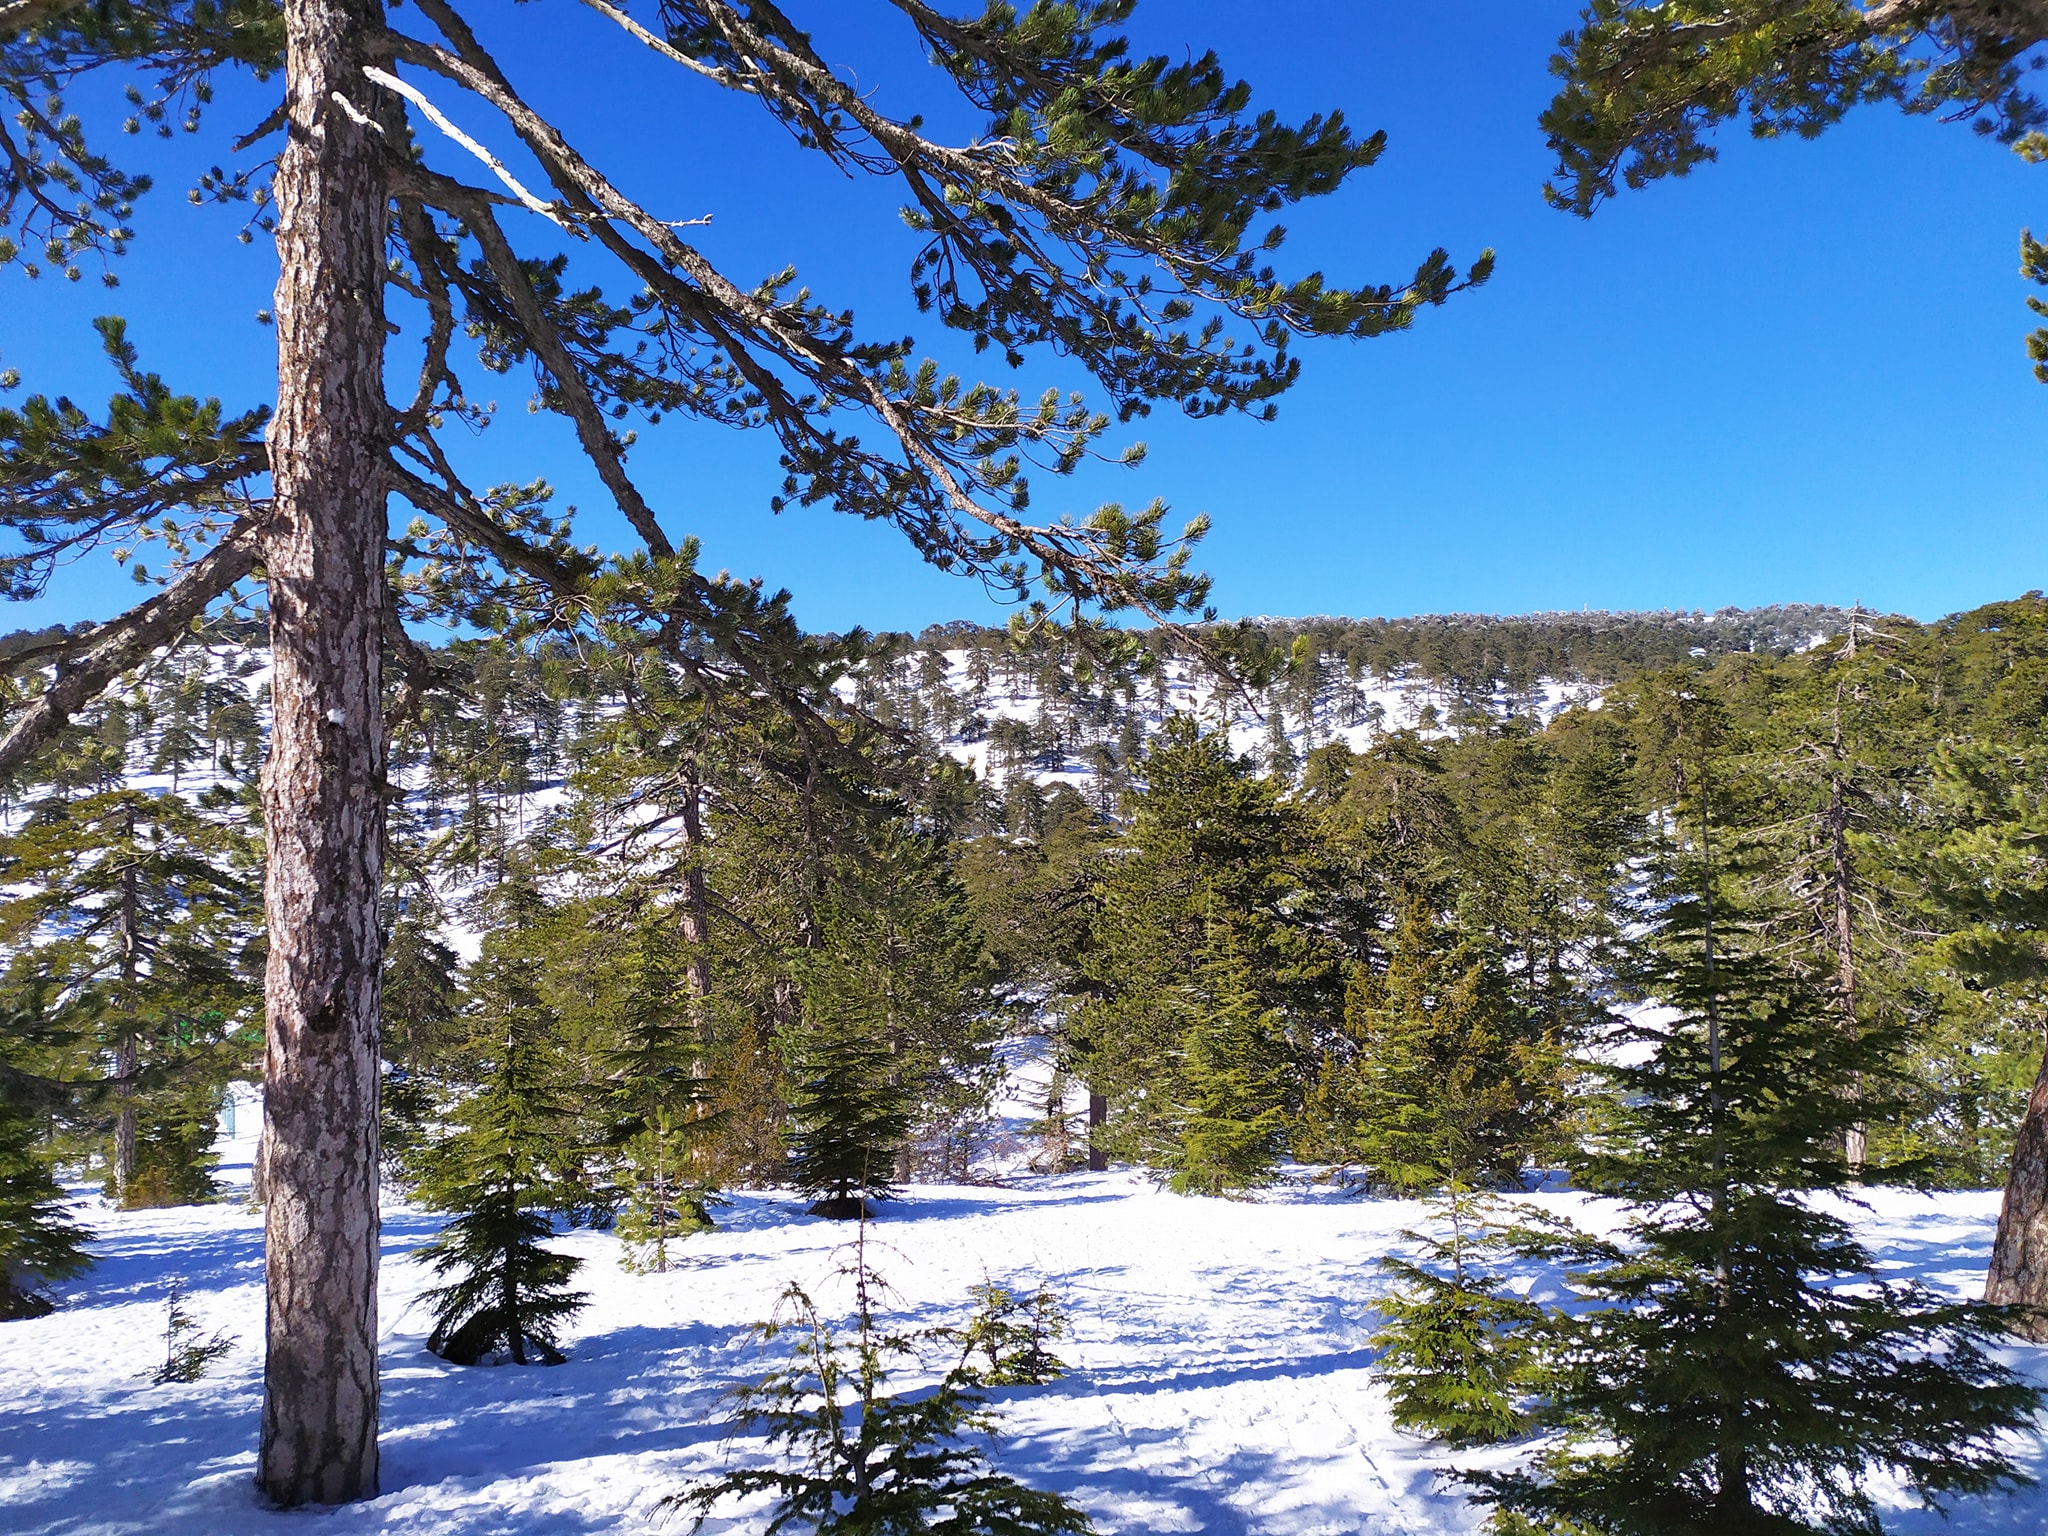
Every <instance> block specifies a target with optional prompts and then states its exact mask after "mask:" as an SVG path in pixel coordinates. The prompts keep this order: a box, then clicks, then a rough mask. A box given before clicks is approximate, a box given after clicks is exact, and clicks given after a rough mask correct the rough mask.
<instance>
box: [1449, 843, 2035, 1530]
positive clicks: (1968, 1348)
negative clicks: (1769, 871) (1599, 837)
mask: <svg viewBox="0 0 2048 1536" xmlns="http://www.w3.org/2000/svg"><path fill="white" fill-rule="evenodd" d="M1686 878H1687V881H1688V883H1690V884H1692V885H1694V886H1695V887H1696V888H1698V889H1699V890H1701V891H1702V892H1703V893H1706V894H1703V896H1702V897H1701V898H1699V899H1686V898H1684V897H1683V895H1682V894H1676V895H1674V894H1673V893H1671V892H1669V891H1668V890H1667V893H1666V895H1667V901H1668V902H1669V905H1668V907H1667V910H1666V913H1665V915H1664V918H1663V921H1662V923H1661V924H1660V928H1659V931H1658V934H1657V936H1656V952H1657V953H1658V954H1659V955H1660V956H1662V957H1663V958H1662V961H1661V963H1660V964H1661V975H1660V976H1659V978H1658V994H1657V995H1659V996H1660V997H1662V998H1663V999H1665V1000H1666V1001H1667V1002H1668V1003H1670V1004H1671V1005H1672V1008H1673V1010H1674V1012H1675V1017H1673V1018H1671V1019H1670V1020H1669V1021H1660V1020H1659V1019H1658V1018H1657V1017H1656V1016H1655V1015H1647V1014H1646V1015H1640V1016H1638V1018H1637V1019H1636V1020H1635V1021H1634V1022H1633V1023H1632V1024H1631V1025H1630V1026H1629V1029H1628V1031H1627V1034H1626V1041H1627V1042H1628V1043H1632V1044H1633V1045H1635V1046H1636V1047H1638V1048H1639V1051H1640V1053H1642V1056H1643V1059H1642V1060H1641V1061H1640V1064H1637V1065H1609V1066H1607V1067H1605V1068H1603V1070H1604V1072H1605V1073H1606V1075H1607V1076H1608V1077H1609V1078H1610V1080H1611V1083H1612V1087H1613V1090H1614V1095H1613V1098H1612V1099H1611V1100H1610V1101H1609V1106H1608V1110H1607V1113H1608V1116H1609V1119H1608V1122H1607V1124H1606V1126H1605V1127H1604V1130H1603V1132H1602V1134H1601V1135H1600V1136H1599V1138H1598V1139H1597V1140H1596V1142H1595V1143H1594V1145H1593V1147H1592V1149H1591V1150H1590V1152H1589V1153H1588V1154H1587V1156H1586V1157H1585V1158H1584V1159H1583V1162H1582V1165H1581V1167H1580V1169H1579V1176H1580V1179H1581V1182H1582V1183H1583V1184H1584V1185H1585V1187H1587V1188H1589V1189H1592V1190H1594V1191H1597V1192H1599V1193H1603V1194H1608V1195H1611V1196H1615V1197H1618V1198H1620V1199H1622V1200H1625V1201H1627V1202H1628V1203H1629V1204H1630V1205H1631V1206H1632V1207H1633V1208H1634V1212H1635V1214H1634V1215H1633V1217H1632V1218H1631V1220H1630V1221H1629V1223H1628V1225H1627V1228H1626V1242H1625V1243H1624V1244H1623V1245H1621V1246H1617V1247H1615V1248H1613V1249H1611V1250H1610V1251H1609V1252H1607V1253H1606V1254H1605V1255H1604V1256H1601V1257H1599V1258H1598V1259H1597V1260H1596V1261H1595V1262H1593V1263H1591V1264H1589V1265H1588V1266H1587V1267H1586V1268H1585V1269H1584V1270H1583V1271H1582V1272H1580V1273H1579V1274H1577V1275H1576V1276H1575V1284H1576V1285H1577V1286H1578V1287H1579V1289H1580V1290H1581V1291H1582V1292H1584V1293H1585V1294H1586V1295H1588V1296H1590V1297H1593V1298H1597V1299H1599V1300H1602V1301H1604V1302H1606V1303H1607V1305H1605V1306H1602V1307H1597V1308H1595V1309H1593V1310H1591V1311H1588V1312H1584V1313H1581V1314H1579V1315H1577V1316H1576V1317H1572V1318H1569V1319H1559V1320H1558V1321H1557V1322H1556V1323H1555V1324H1553V1325H1552V1328H1551V1330H1550V1343H1549V1348H1548V1350H1547V1353H1548V1355H1549V1360H1548V1364H1547V1369H1548V1371H1549V1372H1550V1374H1551V1376H1552V1382H1551V1384H1550V1402H1549V1406H1548V1407H1547V1408H1546V1410H1545V1413H1544V1418H1545V1421H1546V1422H1547V1423H1550V1424H1552V1425H1554V1426H1556V1427H1557V1428H1559V1429H1561V1430H1562V1431H1563V1434H1562V1436H1561V1437H1560V1438H1559V1439H1557V1440H1556V1441H1554V1442H1552V1443H1551V1444H1550V1445H1549V1446H1548V1447H1547V1448H1546V1449H1545V1450H1544V1451H1543V1452H1542V1453H1541V1454H1540V1455H1539V1456H1538V1457H1537V1458H1536V1461H1535V1464H1534V1466H1533V1468H1532V1469H1531V1470H1528V1471H1525V1472H1514V1473H1505V1474H1488V1473H1471V1474H1467V1475H1468V1477H1469V1480H1470V1481H1472V1482H1474V1483H1476V1484H1478V1485H1479V1487H1480V1488H1481V1490H1482V1491H1481V1492H1480V1494H1479V1495H1477V1496H1478V1497H1479V1498H1481V1499H1482V1500H1484V1501H1485V1502H1488V1503H1491V1504H1494V1505H1496V1506H1497V1507H1499V1508H1500V1509H1502V1510H1504V1511H1506V1512H1508V1513H1510V1514H1511V1515H1514V1516H1516V1517H1519V1518H1521V1519H1523V1520H1524V1522H1525V1525H1524V1527H1523V1528H1533V1529H1538V1530H1549V1531H1579V1530H1591V1531H1596V1532H1616V1533H1619V1532H1631V1533H1633V1532H1664V1531H1670V1532H1679V1531H1696V1530H1714V1531H1728V1532H1742V1531H1756V1532H1764V1531H1771V1532H1784V1533H1788V1536H1789V1533H1793V1532H1802V1531H1812V1532H1827V1533H1831V1536H1846V1533H1852V1532H1856V1533H1862V1532H1870V1531H1875V1530H1876V1529H1878V1525H1877V1514H1876V1507H1875V1504H1874V1502H1873V1500H1872V1497H1871V1494H1870V1491H1869V1488H1868V1480H1869V1478H1870V1476H1871V1475H1872V1473H1873V1471H1874V1470H1876V1469H1885V1470H1888V1471H1889V1472H1890V1473H1892V1474H1894V1475H1896V1476H1897V1477H1898V1478H1900V1479H1901V1480H1902V1481H1903V1482H1904V1483H1906V1484H1907V1485H1908V1486H1909V1487H1911V1488H1912V1489H1913V1490H1914V1491H1915V1492H1917V1493H1919V1494H1920V1495H1921V1496H1922V1497H1925V1498H1930V1499H1935V1500H1940V1499H1943V1498H1947V1497H1952V1496H1955V1495H1958V1494H1980V1493H1984V1492H1987V1491H1989V1490H1992V1489H1995V1488H1997V1487H1999V1486H2000V1485H2009V1484H2012V1483H2015V1482H2020V1481H2023V1480H2024V1478H2023V1475H2022V1474H2021V1473H2020V1471H2019V1469H2018V1468H2017V1466H2016V1465H2015V1464H2014V1462H2013V1461H2012V1458H2011V1455H2010V1453H2009V1451H2008V1449H2007V1447H2006V1443H2005V1440H2004V1437H2005V1436H2006V1435H2008V1434H2009V1433H2010V1432H2012V1431H2014V1430H2016V1429H2019V1428H2021V1427H2023V1426H2024V1425H2025V1424H2027V1423H2028V1422H2029V1420H2030V1419H2031V1417H2032V1415H2033V1413H2034V1412H2035V1411H2036V1410H2037V1409H2038V1407H2039V1406H2040V1401H2041V1394H2040V1392H2039V1391H2038V1390H2037V1389H2035V1388H2034V1387H2032V1386H2030V1385H2028V1384H2027V1383H2025V1382H2024V1381H2022V1380H2021V1379H2020V1378H2018V1377H2017V1376H2015V1375H2014V1374H2013V1373H2012V1372H2011V1371H2010V1370H2008V1369H2007V1368H2006V1367H2004V1366H2003V1365H2001V1364H1999V1363H1998V1361H1997V1360H1996V1359H1995V1358H1994V1357H1993V1356H1992V1354H1991V1353H1990V1352H1989V1351H1990V1347H1991V1346H1992V1345H1993V1344H1994V1343H1995V1342H1996V1341H1997V1340H1998V1339H1999V1338H2000V1337H2001V1336H2002V1334H2003V1333H2004V1332H2005V1329H2006V1327H2007V1321H2008V1320H2007V1318H2006V1317H2005V1315H2004V1314H2002V1313H2001V1312H2000V1311H1998V1310H1997V1309H1992V1308H1986V1307H1982V1306H1973V1305H1969V1304H1958V1303H1953V1302H1948V1301H1945V1300H1942V1299H1940V1298H1937V1297H1935V1296H1933V1295H1931V1294H1929V1293H1928V1292H1927V1291H1925V1290H1924V1289H1922V1288H1920V1287H1917V1286H1913V1285H1907V1284H1900V1283H1895V1282H1888V1281H1885V1280H1883V1279H1881V1278H1880V1277H1879V1276H1878V1275H1877V1273H1876V1272H1875V1268H1874V1265H1873V1263H1872V1260H1871V1258H1870V1256H1869V1255H1868V1254H1867V1253H1866V1252H1865V1251H1864V1250H1863V1249H1862V1248H1861V1247H1860V1246H1859V1245H1858V1244H1857V1243H1856V1242H1855V1241H1854V1239H1853V1238H1852V1237H1851V1236H1850V1234H1849V1231H1848V1228H1847V1226H1846V1225H1845V1224H1844V1223H1843V1221H1842V1220H1841V1219H1840V1218H1839V1217H1838V1216H1836V1215H1834V1214H1833V1213H1832V1212H1831V1211H1830V1210H1829V1209H1828V1208H1827V1207H1826V1205H1825V1204H1824V1203H1823V1202H1822V1200H1821V1198H1820V1197H1821V1196H1823V1195H1824V1194H1825V1193H1826V1192H1828V1191H1831V1190H1833V1189H1835V1188H1837V1187H1839V1186H1840V1185H1842V1184H1843V1183H1844V1182H1846V1181H1847V1180H1848V1178H1849V1176H1850V1175H1849V1169H1848V1167H1847V1165H1846V1163H1845V1162H1844V1157H1843V1151H1842V1148H1843V1144H1844V1138H1845V1135H1846V1132H1847V1130H1848V1129H1849V1127H1850V1126H1851V1125H1852V1124H1853V1123H1854V1121H1855V1119H1856V1117H1857V1116H1858V1115H1859V1114H1861V1113H1863V1112H1865V1106H1867V1105H1868V1104H1869V1103H1871V1102H1872V1101H1873V1100H1874V1099H1876V1098H1878V1097H1879V1096H1880V1095H1881V1094H1882V1092H1883V1089H1884V1087H1885V1086H1886V1085H1887V1083H1888V1082H1889V1081H1890V1078H1891V1068H1890V1059H1891V1055H1892V1053H1893V1052H1894V1051H1895V1049H1896V1038H1895V1036H1892V1035H1888V1034H1885V1033H1883V1032H1879V1031H1874V1030H1872V1031H1863V1032H1850V1031H1847V1030H1844V1029H1842V1028H1841V1027H1840V1025H1839V1023H1838V1021H1837V1020H1836V1019H1835V1018H1833V1017H1832V1016H1831V1015H1830V1014H1829V1012H1828V1010H1826V1009H1825V1008H1824V1007H1822V1006H1821V1005H1820V1004H1819V1002H1818V1001H1817V1000H1816V998H1815V997H1814V996H1813V994H1812V992H1811V990H1810V989H1809V988H1807V987H1805V986H1804V985H1802V984H1801V983H1799V982H1798V981H1797V980H1796V979H1795V978H1790V977H1788V976H1786V975H1785V974H1784V973H1783V971H1782V970H1781V969H1780V968H1778V967H1777V966H1775V965H1773V964H1771V963H1770V962H1768V961H1767V960H1765V959H1763V958H1761V957H1759V956H1758V955H1756V954H1754V953H1752V952H1746V951H1745V950H1744V949H1743V948H1742V947H1740V946H1739V945H1737V944H1731V943H1730V940H1731V938H1738V939H1739V938H1740V936H1741V935H1742V928H1741V926H1740V925H1739V924H1738V923H1737V922H1735V921H1732V919H1733V917H1734V914H1733V913H1732V912H1731V911H1730V910H1729V908H1728V907H1727V905H1726V902H1725V899H1724V900H1723V901H1722V902H1721V903H1718V904H1716V905H1717V906H1718V915H1716V912H1715V911H1714V909H1713V908H1712V907H1710V905H1709V902H1708V900H1707V896H1708V895H1711V893H1712V892H1713V890H1714V886H1713V884H1712V883H1711V882H1710V881H1706V880H1704V879H1702V877H1701V876H1700V873H1699V871H1698V869H1697V867H1696V866H1695V867H1693V868H1691V869H1690V870H1689V872H1688V875H1687V877H1686ZM1724 897H1725V892H1724ZM1717 933H1718V935H1719V937H1718V939H1717V938H1716V934H1717ZM1752 943H1753V938H1752ZM1620 1043H1622V1042H1617V1044H1620ZM1631 1054H1636V1053H1631ZM1850 1081H1857V1082H1860V1083H1861V1084H1862V1085H1863V1089H1864V1096H1863V1097H1862V1098H1861V1099H1859V1098H1858V1097H1857V1096H1855V1095H1850V1094H1845V1093H1844V1092H1843V1091H1842V1085H1843V1084H1844V1083H1846V1082H1850ZM1509 1528H1510V1529H1514V1528H1516V1527H1514V1526H1513V1525H1512V1524H1510V1525H1509Z"/></svg>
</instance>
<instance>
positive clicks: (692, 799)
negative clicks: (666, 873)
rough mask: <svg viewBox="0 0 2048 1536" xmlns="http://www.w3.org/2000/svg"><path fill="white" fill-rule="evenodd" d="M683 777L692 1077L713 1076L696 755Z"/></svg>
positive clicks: (688, 758) (700, 777) (687, 760)
mask: <svg viewBox="0 0 2048 1536" xmlns="http://www.w3.org/2000/svg"><path fill="white" fill-rule="evenodd" d="M682 774H683V807H682V809H683V818H682V819H683V848H684V864H683V905H682V912H681V926H682V939H683V946H684V948H685V950H686V951H687V952H688V954H689V957H690V963H689V970H688V972H687V973H686V974H687V976H688V979H689V986H690V1004H691V1008H692V1010H693V1017H692V1020H691V1022H692V1024H693V1025H694V1027H695V1029H696V1032H697V1049H698V1053H699V1054H698V1057H697V1062H696V1065H695V1066H694V1067H693V1068H692V1074H693V1075H694V1076H697V1077H700V1078H701V1077H706V1076H709V1074H710V1065H711V1064H710V1059H709V1053H710V1050H711V893H710V890H709V888H708V886H707V885H706V883H705V879H704V770H703V765H702V762H701V761H700V760H699V758H698V756H697V753H696V752H695V751H694V750H692V751H690V752H689V753H687V754H686V755H685V757H684V759H683V763H682Z"/></svg>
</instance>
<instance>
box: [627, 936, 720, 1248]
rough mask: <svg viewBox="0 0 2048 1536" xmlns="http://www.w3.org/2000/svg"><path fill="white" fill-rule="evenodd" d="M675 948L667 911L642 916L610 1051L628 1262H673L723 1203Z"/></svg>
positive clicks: (697, 1042) (698, 1052)
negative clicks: (684, 1241) (708, 1169)
mask: <svg viewBox="0 0 2048 1536" xmlns="http://www.w3.org/2000/svg"><path fill="white" fill-rule="evenodd" d="M675 948H676V946H675V944H674V940H673V936H672V934H671V933H670V931H669V923H668V919H667V914H666V913H664V912H660V911H657V912H656V913H655V914H653V915H652V916H643V918H642V920H641V923H640V926H639V929H638V932H637V934H636V935H635V943H634V954H633V957H632V972H633V974H632V978H631V981H630V983H629V985H628V989H627V992H626V996H625V999H624V1006H623V1008H622V1009H621V1017H620V1020H619V1027H620V1039H619V1044H618V1045H617V1047H616V1048H615V1049H614V1050H613V1051H612V1052H611V1053H610V1057H609V1059H610V1061H611V1063H612V1072H611V1076H612V1079H613V1081H614V1083H615V1085H616V1086H615V1089H614V1094H613V1108H614V1112H615V1113H616V1114H617V1115H618V1116H619V1123H618V1127H617V1132H616V1134H617V1135H618V1136H619V1138H620V1139H621V1142H622V1145H621V1152H622V1155H623V1163H624V1167H623V1175H624V1184H625V1188H626V1200H625V1204H624V1206H623V1208H622V1209H621V1210H620V1212H619V1216H618V1223H617V1231H618V1235H619V1239H620V1241H621V1242H622V1243H623V1244H624V1245H625V1259H624V1262H625V1263H626V1265H627V1266H628V1267H629V1268H634V1269H645V1270H650V1271H653V1272H654V1273H657V1274H659V1273H662V1272H664V1271H666V1270H667V1268H668V1249H669V1244H670V1243H672V1242H675V1241H677V1240H678V1239H681V1238H684V1237H687V1236H689V1235H690V1234H691V1233H693V1232H703V1231H708V1230H709V1229H710V1228H711V1226H712V1219H711V1209H712V1206H713V1205H714V1204H716V1203H718V1196H717V1194H716V1192H715V1190H713V1189H712V1187H711V1186H710V1185H709V1183H708V1182H707V1181H706V1180H705V1179H704V1178H703V1176H702V1168H701V1159H700V1158H699V1157H698V1156H696V1148H697V1146H698V1145H699V1144H700V1143H701V1141H702V1139H703V1133H704V1131H705V1129H706V1126H705V1119H704V1117H705V1115H706V1112H707V1109H708V1105H707V1102H706V1101H707V1098H708V1096H709V1093H710V1083H709V1081H708V1079H707V1077H706V1075H705V1072H704V1068H705V1061H704V1048H703V1045H702V1041H701V1037H700V1031H699V1029H698V1025H697V1020H696V1017H695V1012H696V1008H695V1006H694V1004H695V994H694V990H693V989H687V988H686V986H685V982H684V977H683V974H682V966H681V965H679V964H677V963H676V962H675V960H674V958H673V956H674V954H675Z"/></svg>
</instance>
